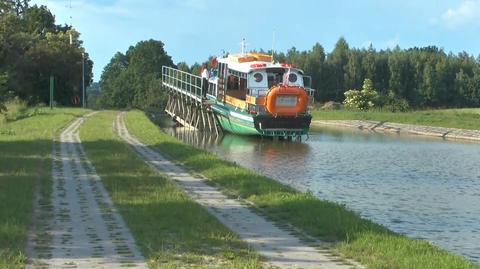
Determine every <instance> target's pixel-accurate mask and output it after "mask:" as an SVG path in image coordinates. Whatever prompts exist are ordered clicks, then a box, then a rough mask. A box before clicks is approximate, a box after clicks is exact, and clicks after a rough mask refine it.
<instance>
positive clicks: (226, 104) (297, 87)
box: [204, 52, 315, 138]
mask: <svg viewBox="0 0 480 269" xmlns="http://www.w3.org/2000/svg"><path fill="white" fill-rule="evenodd" d="M311 81H312V79H311V77H310V76H307V75H305V74H304V72H303V71H302V70H301V69H299V68H297V67H296V66H295V65H293V64H290V63H280V62H275V61H273V57H272V56H271V55H268V54H262V53H254V52H249V53H239V54H230V55H228V56H226V57H224V58H221V59H218V60H216V63H215V66H214V67H213V68H212V70H211V72H210V78H209V79H208V87H206V89H205V90H206V93H205V94H204V96H205V99H206V101H207V103H208V104H209V105H210V108H211V109H212V111H213V112H214V114H215V116H216V118H217V121H218V123H219V125H220V126H221V128H222V129H223V130H224V131H227V132H230V133H234V134H241V135H260V136H269V137H284V138H293V137H295V138H299V137H300V138H301V136H302V135H307V134H308V131H309V128H310V122H311V120H312V116H311V114H310V110H311V108H312V104H313V101H314V92H315V90H314V89H312V87H311Z"/></svg>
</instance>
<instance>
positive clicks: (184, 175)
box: [114, 113, 361, 269]
mask: <svg viewBox="0 0 480 269" xmlns="http://www.w3.org/2000/svg"><path fill="white" fill-rule="evenodd" d="M123 117H124V113H121V114H119V115H118V116H117V117H116V119H115V122H114V128H115V129H116V131H117V132H118V134H119V136H120V137H121V138H122V139H123V140H125V141H126V142H127V143H128V144H130V145H131V146H132V147H133V148H134V150H135V151H136V152H137V154H138V155H139V156H140V158H142V159H143V160H144V161H145V162H146V163H148V164H149V165H150V166H151V167H153V168H154V169H156V170H157V171H158V172H159V173H161V174H164V175H166V176H168V177H170V178H171V179H173V180H175V181H176V182H177V184H179V185H180V187H182V188H183V189H184V190H185V191H186V192H187V193H188V195H189V196H190V197H192V198H193V199H194V200H195V201H196V202H197V203H199V204H201V205H202V206H204V207H205V208H207V210H208V211H209V212H210V213H211V214H212V215H214V216H215V217H216V218H218V219H219V220H220V221H221V222H222V223H223V224H225V225H226V226H227V227H228V228H230V229H231V230H232V231H234V232H235V233H237V234H238V235H239V236H240V237H241V238H242V239H243V240H244V241H246V242H247V243H248V244H249V245H250V246H251V247H252V248H254V249H255V250H256V251H257V252H258V253H260V255H262V256H263V257H265V258H266V259H267V260H268V262H269V263H271V264H272V265H275V266H278V267H280V268H325V269H330V268H331V269H334V268H335V269H337V268H338V269H340V268H342V269H343V268H353V267H355V266H354V265H353V264H352V263H350V262H347V261H345V260H340V259H338V257H333V256H331V255H330V254H329V253H328V251H326V250H323V251H319V250H317V249H316V248H314V247H311V246H308V244H307V243H305V242H302V241H301V240H300V239H298V238H297V237H295V236H293V235H292V234H291V232H289V231H286V230H283V229H281V228H279V227H277V226H276V225H275V224H274V223H272V222H270V221H268V220H266V219H265V218H264V217H262V216H259V215H257V214H256V213H254V212H252V211H251V210H250V209H249V208H248V207H247V206H245V205H242V204H241V203H240V202H239V201H238V200H235V199H230V198H228V197H227V196H225V195H223V194H222V193H221V192H220V191H218V190H217V189H216V188H214V187H212V186H209V185H207V184H206V183H205V182H204V180H203V179H201V178H199V177H195V176H192V175H190V174H189V173H188V172H187V171H186V170H184V169H183V168H182V167H180V166H178V165H176V164H174V163H172V162H170V161H169V160H167V159H166V158H164V157H163V156H162V155H161V154H160V153H158V152H157V151H155V150H153V149H151V148H150V147H148V146H146V145H144V144H142V143H141V142H140V141H138V140H137V139H136V138H135V137H133V136H132V135H130V133H129V132H128V130H127V128H126V126H125V122H124V118H123ZM355 268H361V266H359V265H358V264H357V265H356V267H355Z"/></svg>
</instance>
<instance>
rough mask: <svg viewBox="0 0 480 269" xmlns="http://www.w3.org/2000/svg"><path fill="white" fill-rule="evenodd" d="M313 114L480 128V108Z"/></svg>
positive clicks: (316, 116) (322, 117) (316, 114)
mask: <svg viewBox="0 0 480 269" xmlns="http://www.w3.org/2000/svg"><path fill="white" fill-rule="evenodd" d="M312 115H313V120H376V121H386V122H396V123H408V124H419V125H427V126H438V127H447V128H461V129H474V130H480V108H464V109H435V110H420V111H411V112H396V113H393V112H380V111H365V112H362V111H350V110H344V109H341V110H320V109H315V110H314V111H313V112H312Z"/></svg>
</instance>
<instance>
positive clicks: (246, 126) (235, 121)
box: [218, 115, 260, 135]
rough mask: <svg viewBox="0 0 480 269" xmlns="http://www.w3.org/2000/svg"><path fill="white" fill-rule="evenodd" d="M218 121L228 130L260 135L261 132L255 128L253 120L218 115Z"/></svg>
mask: <svg viewBox="0 0 480 269" xmlns="http://www.w3.org/2000/svg"><path fill="white" fill-rule="evenodd" d="M218 121H219V122H220V125H221V126H222V128H223V129H224V130H226V131H228V132H231V133H235V134H244V135H259V134H260V133H259V132H258V131H257V129H255V126H254V124H253V121H252V122H250V121H246V120H242V119H239V118H236V117H233V116H230V117H226V116H223V115H218Z"/></svg>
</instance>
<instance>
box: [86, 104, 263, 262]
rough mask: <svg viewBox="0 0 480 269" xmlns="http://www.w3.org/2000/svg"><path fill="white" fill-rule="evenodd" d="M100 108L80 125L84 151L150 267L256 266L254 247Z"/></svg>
mask: <svg viewBox="0 0 480 269" xmlns="http://www.w3.org/2000/svg"><path fill="white" fill-rule="evenodd" d="M116 113H118V112H112V111H108V112H102V113H99V114H97V115H95V116H93V117H92V118H89V119H88V120H87V121H86V122H85V123H84V125H82V126H81V129H80V134H81V139H82V143H83V145H84V147H85V150H86V152H87V155H88V157H89V159H90V160H91V162H92V164H93V165H94V166H95V168H96V171H97V173H98V174H99V176H100V177H101V178H102V182H103V184H104V185H105V187H106V189H107V190H108V192H109V193H110V196H111V198H112V201H113V202H114V204H115V206H116V207H117V208H118V209H119V211H120V213H121V214H122V216H123V218H124V219H125V221H126V223H127V225H128V227H129V228H130V230H131V231H132V233H133V235H134V237H135V239H136V241H137V244H138V245H139V247H140V249H141V251H142V253H143V254H144V256H145V257H146V258H147V259H148V262H149V265H150V266H151V268H260V267H261V263H260V261H259V259H258V256H257V255H256V253H255V252H254V251H251V250H249V249H248V248H247V245H246V244H245V243H244V242H242V241H241V240H240V239H239V238H238V236H236V235H235V234H233V233H232V232H231V231H229V230H228V229H227V228H225V226H223V225H222V224H221V223H220V222H219V221H218V220H217V219H216V218H214V217H213V216H211V215H210V214H209V213H208V212H207V211H206V210H205V209H204V208H202V207H201V206H199V205H198V204H196V203H195V202H194V201H192V200H191V199H190V198H189V197H188V196H187V195H186V194H185V193H184V192H183V191H182V190H180V189H179V187H177V185H176V184H175V183H173V182H172V181H170V180H167V179H165V178H164V177H162V176H160V175H158V174H156V172H154V171H153V170H152V169H151V168H150V167H149V166H147V165H146V164H145V163H144V162H143V161H142V160H141V159H139V158H138V157H137V156H136V154H135V153H134V152H133V151H132V150H131V149H130V148H129V147H128V146H127V145H126V144H125V143H123V141H121V140H120V138H118V137H117V136H116V135H115V134H114V132H113V130H112V121H113V118H114V116H115V115H116Z"/></svg>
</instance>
